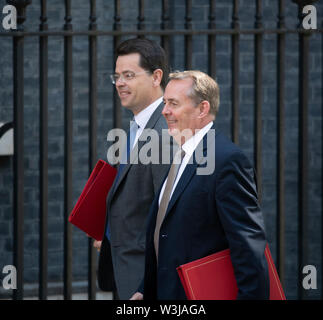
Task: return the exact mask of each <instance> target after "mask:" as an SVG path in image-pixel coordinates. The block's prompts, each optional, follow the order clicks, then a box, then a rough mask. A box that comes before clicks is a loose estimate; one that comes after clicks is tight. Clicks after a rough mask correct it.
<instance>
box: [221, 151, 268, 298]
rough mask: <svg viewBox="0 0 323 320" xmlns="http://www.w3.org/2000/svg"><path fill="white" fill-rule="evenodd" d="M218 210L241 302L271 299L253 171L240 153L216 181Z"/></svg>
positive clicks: (225, 167)
mask: <svg viewBox="0 0 323 320" xmlns="http://www.w3.org/2000/svg"><path fill="white" fill-rule="evenodd" d="M215 198H216V207H217V211H218V214H219V218H220V220H221V224H222V226H223V229H224V232H225V235H226V238H227V240H228V243H229V248H230V252H231V260H232V265H233V268H234V273H235V277H236V280H237V285H238V297H237V298H238V299H268V298H269V276H268V266H267V261H266V258H265V254H264V250H265V246H266V238H265V230H264V222H263V217H262V213H261V210H260V208H259V204H258V198H257V189H256V184H255V177H254V170H253V168H252V166H251V164H250V162H249V161H248V159H247V158H246V156H245V155H243V154H242V153H241V152H236V153H235V154H233V155H232V156H231V157H230V159H229V160H228V161H226V162H225V164H224V165H223V168H222V169H221V171H220V172H219V173H218V174H217V177H216V195H215Z"/></svg>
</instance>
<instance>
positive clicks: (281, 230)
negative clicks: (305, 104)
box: [276, 0, 286, 287]
mask: <svg viewBox="0 0 323 320" xmlns="http://www.w3.org/2000/svg"><path fill="white" fill-rule="evenodd" d="M278 6H279V14H278V24H277V27H278V28H285V12H284V8H285V0H279V4H278ZM285 43H286V37H285V34H278V36H277V117H278V119H277V121H278V123H277V216H276V217H277V218H276V224H277V231H276V235H277V236H276V250H277V255H276V256H277V263H276V265H277V272H278V274H279V276H280V279H281V283H282V286H283V287H284V279H285V142H284V129H285V102H284V99H285V57H286V56H285Z"/></svg>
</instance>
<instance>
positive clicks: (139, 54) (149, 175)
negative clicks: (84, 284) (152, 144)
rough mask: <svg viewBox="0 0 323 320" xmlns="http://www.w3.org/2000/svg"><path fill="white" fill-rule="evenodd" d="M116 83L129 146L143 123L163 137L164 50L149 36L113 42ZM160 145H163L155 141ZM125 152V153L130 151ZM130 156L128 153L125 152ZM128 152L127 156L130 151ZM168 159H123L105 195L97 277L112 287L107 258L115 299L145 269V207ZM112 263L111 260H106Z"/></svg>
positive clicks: (106, 287)
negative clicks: (153, 161) (126, 116)
mask: <svg viewBox="0 0 323 320" xmlns="http://www.w3.org/2000/svg"><path fill="white" fill-rule="evenodd" d="M116 53H117V60H116V66H115V73H114V74H112V75H111V81H112V83H113V84H114V85H115V87H116V90H117V92H118V95H119V98H120V100H121V104H122V106H123V107H125V108H127V109H128V110H130V111H131V112H132V113H133V115H134V118H133V119H132V121H131V126H130V129H129V131H128V134H127V135H128V137H130V139H129V140H128V150H127V153H131V150H133V149H135V150H136V149H137V148H135V146H137V147H138V149H139V151H140V148H142V146H143V145H144V144H145V142H143V141H140V139H139V137H140V135H141V133H142V132H143V130H144V129H154V130H155V131H156V132H158V134H159V137H160V139H159V141H161V140H162V139H161V135H162V129H167V123H166V121H165V119H164V117H163V116H162V114H161V111H162V109H163V102H162V101H163V91H164V88H165V86H166V81H167V78H168V66H167V62H166V57H165V53H164V50H163V49H162V48H161V47H160V46H159V45H158V44H157V43H155V42H153V41H150V40H148V39H129V40H126V41H124V42H123V43H121V44H120V45H119V47H118V48H117V52H116ZM159 147H161V146H159ZM128 155H129V154H128ZM127 158H128V159H129V157H127ZM130 158H131V157H130ZM169 166H170V165H169V164H161V162H159V164H151V163H150V164H146V165H145V164H143V163H140V159H139V161H138V164H134V163H133V164H132V163H129V161H127V162H126V163H125V164H123V163H122V162H121V164H120V165H119V168H118V173H117V176H116V179H115V181H114V183H113V186H112V187H111V190H110V192H109V194H108V197H107V218H106V227H105V237H104V239H103V241H102V246H101V243H98V242H95V243H94V246H96V247H97V248H98V249H100V248H101V249H100V259H99V271H98V280H99V286H100V288H101V289H102V290H111V281H112V280H111V271H112V266H111V265H110V263H109V262H110V261H111V258H112V264H113V274H114V280H115V285H116V289H117V295H118V298H119V299H129V298H130V297H131V295H132V294H133V292H135V289H137V288H138V285H139V283H140V281H141V279H142V277H143V274H144V258H145V236H146V218H147V214H148V211H149V207H150V205H151V202H152V200H153V198H154V197H155V195H156V192H157V190H158V188H159V186H160V184H161V182H162V179H163V178H164V176H165V175H166V173H167V171H168V169H169ZM109 265H110V266H109Z"/></svg>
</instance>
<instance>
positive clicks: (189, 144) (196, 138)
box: [159, 121, 213, 204]
mask: <svg viewBox="0 0 323 320" xmlns="http://www.w3.org/2000/svg"><path fill="white" fill-rule="evenodd" d="M212 125H213V121H211V122H209V123H208V124H207V125H206V126H204V127H203V128H202V129H200V130H198V131H196V134H195V135H193V136H192V137H191V138H190V139H188V140H187V141H186V142H185V143H184V144H183V145H182V149H183V150H184V151H185V156H184V158H183V160H182V163H181V166H180V167H179V170H178V174H177V177H176V179H175V181H174V185H173V188H172V192H171V194H170V198H169V199H171V198H172V195H173V192H174V190H175V188H176V185H177V183H178V181H179V179H180V178H181V176H182V173H183V172H184V170H185V167H186V165H187V164H188V162H189V160H190V158H191V156H192V155H193V153H194V151H195V149H196V147H197V146H198V144H199V143H200V141H201V140H202V139H203V137H204V136H205V135H206V134H207V132H208V131H209V130H210V129H211V127H212ZM166 182H167V179H166V180H165V182H164V184H163V187H162V189H161V191H160V195H159V204H160V201H161V198H162V196H163V194H164V190H165V187H166Z"/></svg>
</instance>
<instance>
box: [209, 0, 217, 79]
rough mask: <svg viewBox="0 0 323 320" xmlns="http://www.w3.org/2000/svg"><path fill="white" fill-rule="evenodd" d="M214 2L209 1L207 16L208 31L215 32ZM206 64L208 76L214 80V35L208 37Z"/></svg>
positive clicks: (213, 0) (212, 0)
mask: <svg viewBox="0 0 323 320" xmlns="http://www.w3.org/2000/svg"><path fill="white" fill-rule="evenodd" d="M215 4H216V1H215V0H210V3H209V6H210V11H209V12H210V15H209V29H211V30H215V28H216V24H215V9H216V7H215ZM208 49H209V54H208V58H209V60H208V63H209V68H208V70H209V75H210V76H211V77H212V78H213V79H215V78H216V35H215V34H211V35H208Z"/></svg>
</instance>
